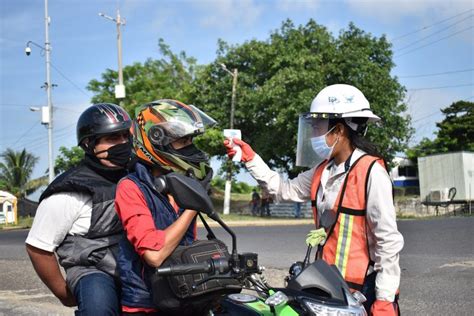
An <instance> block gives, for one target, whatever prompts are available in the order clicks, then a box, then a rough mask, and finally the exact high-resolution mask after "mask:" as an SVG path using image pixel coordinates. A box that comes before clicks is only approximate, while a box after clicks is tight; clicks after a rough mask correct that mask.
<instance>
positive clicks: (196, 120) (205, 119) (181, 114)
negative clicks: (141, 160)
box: [149, 105, 216, 146]
mask: <svg viewBox="0 0 474 316" xmlns="http://www.w3.org/2000/svg"><path fill="white" fill-rule="evenodd" d="M169 111H170V110H168V112H169ZM168 112H165V111H161V112H160V114H161V115H163V116H167V117H166V119H167V121H166V122H161V123H157V124H154V126H153V127H151V128H150V129H151V130H153V133H155V134H156V135H155V137H154V138H155V139H156V141H155V142H156V143H157V144H159V145H163V146H166V145H168V144H169V143H172V142H174V141H175V140H178V139H180V138H182V137H188V136H190V137H193V136H197V135H200V134H203V133H204V132H205V130H206V129H208V128H211V127H212V126H214V125H216V121H215V120H214V119H213V118H212V117H210V116H209V115H207V114H206V113H204V112H202V111H201V110H199V109H198V108H197V107H195V106H193V105H187V108H186V110H182V109H179V110H173V111H172V113H171V114H170V113H168ZM166 114H168V115H166ZM149 132H150V131H149Z"/></svg>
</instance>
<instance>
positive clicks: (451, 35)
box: [394, 26, 473, 57]
mask: <svg viewBox="0 0 474 316" xmlns="http://www.w3.org/2000/svg"><path fill="white" fill-rule="evenodd" d="M472 28H473V26H470V27H468V28H465V29H463V30H461V31H458V32H455V33H453V34H450V35H448V36H445V37H442V38H440V39H438V40H436V41H434V42H430V43H428V44H425V45H422V46H419V47H417V48H414V49H412V50H409V51H408V52H404V53H402V54H399V55H395V56H394V57H400V56H403V55H406V54H409V53H411V52H414V51H416V50H419V49H421V48H424V47H426V46H429V45H432V44H435V43H438V42H440V41H442V40H444V39H447V38H450V37H453V36H455V35H457V34H459V33H462V32H465V31H467V30H470V29H472Z"/></svg>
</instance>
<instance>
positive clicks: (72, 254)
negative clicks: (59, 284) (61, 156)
mask: <svg viewBox="0 0 474 316" xmlns="http://www.w3.org/2000/svg"><path fill="white" fill-rule="evenodd" d="M116 186H117V184H116V183H115V182H112V181H110V180H108V179H106V178H104V177H102V176H101V175H99V174H98V173H97V172H95V171H94V170H92V169H91V168H90V167H88V166H87V165H85V164H81V165H79V166H78V167H75V168H72V169H70V170H68V171H66V172H65V173H63V174H61V175H60V176H58V177H57V178H56V179H55V180H54V181H53V182H52V183H51V184H50V185H49V186H48V187H47V188H46V190H45V191H44V192H43V194H41V197H40V202H41V201H42V200H43V199H45V198H47V197H48V196H51V195H53V194H56V193H61V192H80V193H85V194H88V195H90V196H91V197H92V217H91V225H90V228H89V231H88V232H87V233H86V234H85V235H84V236H72V235H67V236H66V238H65V239H64V241H63V242H62V243H61V244H60V245H59V247H58V248H57V249H56V253H57V255H58V258H59V263H60V264H61V265H62V266H63V267H64V268H65V270H66V275H67V277H66V281H67V283H68V285H69V287H70V288H71V290H73V289H74V287H75V285H76V284H77V281H78V280H79V279H80V278H81V277H83V276H85V275H87V274H91V273H97V272H101V271H102V272H105V273H107V274H110V275H113V276H115V277H118V270H117V264H116V260H115V257H116V253H117V251H118V241H119V240H120V238H121V236H122V231H123V229H122V224H121V222H120V220H119V218H118V216H117V213H116V212H115V205H114V200H115V188H116Z"/></svg>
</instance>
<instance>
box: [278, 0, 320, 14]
mask: <svg viewBox="0 0 474 316" xmlns="http://www.w3.org/2000/svg"><path fill="white" fill-rule="evenodd" d="M275 2H276V8H277V9H278V10H281V11H284V12H287V11H313V10H316V9H317V8H318V7H319V5H320V4H321V1H320V0H296V1H295V0H276V1H275Z"/></svg>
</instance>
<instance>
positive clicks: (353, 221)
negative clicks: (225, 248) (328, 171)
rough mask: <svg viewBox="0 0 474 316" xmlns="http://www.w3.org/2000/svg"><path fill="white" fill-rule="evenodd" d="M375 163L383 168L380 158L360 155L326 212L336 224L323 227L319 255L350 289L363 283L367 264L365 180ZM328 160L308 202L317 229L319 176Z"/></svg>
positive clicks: (315, 181) (322, 166) (357, 288)
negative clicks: (323, 232) (324, 236)
mask: <svg viewBox="0 0 474 316" xmlns="http://www.w3.org/2000/svg"><path fill="white" fill-rule="evenodd" d="M375 162H378V163H380V164H381V165H382V166H384V162H383V160H382V159H380V158H377V157H373V156H369V155H363V156H361V157H359V159H357V160H356V161H355V162H354V163H353V164H352V166H351V167H350V169H349V171H348V172H347V175H346V178H345V179H344V183H343V185H342V187H341V189H340V190H339V193H338V196H337V198H336V200H335V203H334V206H333V208H332V209H331V210H326V212H334V213H336V214H335V218H336V220H335V222H334V223H333V224H332V226H330V227H328V228H326V232H327V234H328V237H327V240H326V243H325V245H324V247H323V248H322V254H321V253H320V254H319V255H320V256H321V257H322V258H323V259H324V260H325V261H326V262H327V263H329V264H334V265H335V266H336V267H337V268H338V269H339V271H340V272H341V274H342V276H343V277H344V279H345V280H346V281H347V283H348V284H349V287H350V288H351V289H352V290H360V289H361V288H362V285H363V284H364V280H365V276H366V274H367V269H368V267H369V263H370V257H369V248H368V239H367V227H366V217H365V215H366V207H367V203H366V202H367V181H368V178H369V173H370V170H371V168H372V166H373V165H374V163H375ZM327 165H328V161H324V162H323V163H321V164H320V165H319V166H318V167H317V168H316V171H315V173H314V176H313V181H312V184H311V197H312V198H313V200H312V201H311V202H312V203H311V204H312V206H313V215H314V220H315V224H316V227H317V228H318V227H319V218H318V210H317V205H316V201H317V194H318V190H319V187H320V183H321V176H322V173H323V171H324V170H325V168H326V166H327Z"/></svg>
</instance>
